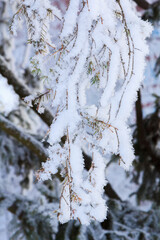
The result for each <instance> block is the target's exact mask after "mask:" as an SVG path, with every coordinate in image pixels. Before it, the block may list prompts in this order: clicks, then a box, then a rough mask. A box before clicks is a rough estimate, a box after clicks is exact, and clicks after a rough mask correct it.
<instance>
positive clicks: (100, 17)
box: [12, 0, 152, 224]
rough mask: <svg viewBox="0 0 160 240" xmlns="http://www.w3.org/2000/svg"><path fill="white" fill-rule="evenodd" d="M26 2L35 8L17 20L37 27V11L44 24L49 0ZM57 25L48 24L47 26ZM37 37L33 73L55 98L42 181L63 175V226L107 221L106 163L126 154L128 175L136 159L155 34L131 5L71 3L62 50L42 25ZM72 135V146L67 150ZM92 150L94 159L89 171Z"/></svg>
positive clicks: (120, 0) (116, 0) (121, 0)
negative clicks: (134, 117) (135, 117)
mask: <svg viewBox="0 0 160 240" xmlns="http://www.w3.org/2000/svg"><path fill="white" fill-rule="evenodd" d="M24 2H25V3H26V2H27V4H28V5H25V11H24V7H23V11H22V10H21V8H20V9H19V11H18V13H17V14H19V13H21V14H22V15H24V17H25V19H26V21H27V23H30V22H31V26H32V25H33V24H34V21H33V19H32V14H33V9H34V11H36V14H35V15H34V17H33V18H34V19H35V18H36V17H37V19H39V17H38V16H41V18H42V20H43V14H44V21H45V20H46V16H47V15H46V11H47V7H46V6H44V5H43V3H42V2H41V1H40V5H37V4H38V1H37V0H35V1H34V2H32V1H31V2H30V1H28V0H25V1H22V5H23V3H24ZM47 2H48V1H47ZM26 6H27V7H26ZM37 6H40V8H38V7H37ZM42 13H43V14H42ZM28 16H30V17H29V18H28ZM37 19H36V21H37ZM36 21H35V22H36ZM49 21H50V20H49V18H47V24H48V25H47V26H49ZM42 22H43V21H42ZM12 29H14V19H13V24H12ZM32 30H33V29H32V28H31V29H30V25H28V31H29V32H30V31H31V35H32V37H33V38H34V37H35V36H36V39H33V41H30V43H32V44H33V46H34V47H35V56H34V57H33V58H32V60H31V63H32V66H33V71H34V73H35V74H36V73H37V74H38V75H39V76H40V78H41V79H43V80H44V81H45V86H46V87H47V89H49V91H50V93H51V94H52V97H51V98H50V100H49V103H50V106H51V108H52V110H53V113H54V120H53V122H52V124H51V127H50V132H49V138H48V142H49V144H50V147H49V149H48V152H49V160H48V161H47V162H46V163H44V164H43V171H42V173H41V174H40V178H41V179H42V180H46V179H51V175H52V174H56V173H57V172H58V169H61V170H62V176H63V177H64V182H63V186H62V191H61V197H60V204H59V209H58V210H57V216H58V218H59V220H60V221H61V222H62V223H64V222H67V221H69V220H71V219H78V220H79V221H80V222H81V223H83V224H89V223H90V221H91V220H95V219H96V220H98V221H103V220H104V219H105V217H106V211H107V207H106V204H105V200H104V199H103V191H104V190H103V188H104V186H105V184H106V179H105V166H106V163H107V158H106V156H108V155H109V154H116V155H119V164H120V165H122V166H123V167H124V168H125V169H129V167H130V166H131V164H132V161H133V160H134V152H133V147H132V138H131V130H130V129H129V126H128V119H129V117H130V115H131V112H132V109H133V105H134V103H135V100H136V97H137V91H138V90H139V88H140V86H141V83H142V80H143V72H144V67H145V56H146V54H147V53H148V47H147V45H146V41H145V39H146V37H148V36H149V35H150V33H151V31H152V27H151V26H150V25H149V24H148V23H146V22H144V21H142V20H141V19H139V18H138V17H137V16H136V14H135V12H134V10H133V8H132V5H131V1H129V0H109V1H104V0H99V1H96V0H86V1H85V0H77V1H75V0H70V2H69V6H68V9H67V12H66V14H65V16H64V21H63V28H62V32H61V35H60V43H59V45H58V47H56V46H54V45H53V44H51V43H49V44H47V45H46V43H47V41H46V39H43V40H42V42H41V40H39V39H41V37H40V36H41V34H40V33H41V30H42V27H41V26H40V25H39V24H36V25H35V29H34V31H33V32H32ZM36 32H37V34H36ZM49 37H51V36H50V34H49V31H48V32H47V38H48V39H49ZM37 39H38V40H37ZM50 39H51V38H50ZM35 43H36V44H35ZM37 43H38V44H37ZM40 43H42V45H41V44H40ZM46 46H47V51H46ZM64 135H65V136H66V141H65V142H64V144H60V142H61V138H62V137H63V136H64ZM84 148H87V149H88V153H89V154H90V155H91V156H92V165H91V168H90V169H89V171H88V172H86V170H85V169H84V158H83V154H82V151H83V149H84Z"/></svg>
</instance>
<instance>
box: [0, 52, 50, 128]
mask: <svg viewBox="0 0 160 240" xmlns="http://www.w3.org/2000/svg"><path fill="white" fill-rule="evenodd" d="M0 74H1V75H2V76H3V77H5V78H7V80H8V84H10V85H12V86H13V88H14V90H15V92H16V93H17V94H18V95H19V97H20V98H21V99H23V98H25V97H27V96H29V95H31V92H30V89H29V88H28V87H27V86H26V85H25V84H24V80H19V79H18V78H17V77H16V76H15V74H14V73H13V72H12V70H10V69H9V68H8V64H7V62H6V61H5V59H4V58H3V57H2V56H0ZM33 110H34V111H35V113H36V114H38V115H39V117H40V118H41V119H42V120H43V121H44V122H45V123H46V124H47V125H48V126H50V125H51V124H52V121H53V116H52V114H51V112H50V111H49V110H48V109H45V111H44V113H42V114H40V113H38V112H37V106H36V105H33Z"/></svg>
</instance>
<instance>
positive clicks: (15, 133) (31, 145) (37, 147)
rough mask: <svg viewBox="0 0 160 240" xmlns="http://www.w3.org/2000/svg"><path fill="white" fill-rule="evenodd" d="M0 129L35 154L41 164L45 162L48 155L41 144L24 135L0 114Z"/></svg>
mask: <svg viewBox="0 0 160 240" xmlns="http://www.w3.org/2000/svg"><path fill="white" fill-rule="evenodd" d="M0 129H2V130H3V131H5V132H6V133H7V134H8V135H10V136H12V137H14V138H15V139H17V140H18V141H19V142H21V143H22V144H23V145H24V146H26V147H27V148H28V149H29V150H30V151H31V152H33V153H35V154H36V155H37V156H38V157H39V159H40V161H41V162H44V161H46V159H47V157H48V153H47V151H46V149H45V148H44V147H43V145H42V143H40V142H39V141H37V140H36V139H35V138H34V137H32V136H30V135H29V134H27V133H24V131H23V130H21V129H20V128H18V127H16V126H15V125H14V124H13V123H11V122H10V121H9V120H8V119H6V118H5V117H3V116H2V115H1V114H0Z"/></svg>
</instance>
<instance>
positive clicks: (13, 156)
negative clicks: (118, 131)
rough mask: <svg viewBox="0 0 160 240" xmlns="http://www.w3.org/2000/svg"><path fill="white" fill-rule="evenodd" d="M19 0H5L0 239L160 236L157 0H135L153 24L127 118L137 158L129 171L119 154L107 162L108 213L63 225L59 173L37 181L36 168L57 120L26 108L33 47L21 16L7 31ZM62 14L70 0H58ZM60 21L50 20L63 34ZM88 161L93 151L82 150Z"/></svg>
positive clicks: (0, 68)
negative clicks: (14, 30)
mask: <svg viewBox="0 0 160 240" xmlns="http://www.w3.org/2000/svg"><path fill="white" fill-rule="evenodd" d="M15 2H16V1H9V0H0V240H10V239H11V240H21V239H22V240H23V239H24V240H25V239H27V240H52V239H56V240H105V239H107V240H160V1H157V0H154V1H153V0H150V1H149V0H148V1H145V0H133V4H134V5H135V10H136V11H137V13H138V15H139V16H140V17H141V18H143V19H144V20H148V21H150V22H151V23H152V25H153V27H154V30H153V33H152V36H151V37H150V38H149V39H148V40H147V41H148V44H149V48H150V54H149V55H148V56H147V58H146V63H147V64H146V71H145V80H144V83H143V86H142V87H141V90H140V91H139V92H138V99H137V102H136V104H135V109H134V111H133V114H132V119H130V125H131V127H132V132H133V144H134V148H135V155H136V158H135V161H134V162H133V167H132V168H131V170H130V172H127V173H126V172H125V171H124V170H123V169H122V168H121V167H120V166H119V163H118V158H117V157H116V156H111V157H110V161H108V165H107V166H106V178H107V180H108V185H107V186H106V187H105V199H106V202H107V205H108V208H109V210H108V215H107V219H106V220H105V221H104V222H103V223H98V222H93V223H92V224H91V225H90V226H88V227H87V226H81V225H80V223H79V222H76V221H70V222H69V223H67V224H64V225H61V224H59V223H58V221H57V217H56V214H55V213H54V211H55V210H56V209H57V208H58V204H59V197H60V196H59V194H60V193H59V187H60V184H61V179H60V178H57V177H56V176H53V180H52V181H45V182H43V183H42V182H38V181H37V179H36V174H35V172H36V171H37V170H38V169H40V168H41V163H42V162H43V161H45V159H46V158H47V153H46V147H47V142H45V141H44V142H43V143H42V142H41V140H42V139H43V138H44V136H45V135H46V133H47V130H48V128H49V126H50V124H51V122H52V119H53V117H52V115H51V113H50V111H49V110H45V113H44V114H41V115H40V114H39V113H38V112H37V111H36V108H37V106H34V107H33V108H29V107H27V106H26V104H25V103H24V101H23V98H24V97H26V96H28V95H30V94H31V93H37V92H39V93H40V92H43V91H44V89H43V86H42V83H41V81H40V79H39V78H38V77H37V76H36V77H35V76H34V75H33V73H32V72H31V69H30V65H29V60H30V57H31V56H32V54H33V49H32V47H31V46H30V45H29V44H26V42H27V31H26V28H25V26H24V23H22V25H20V26H19V31H18V34H17V37H13V36H11V35H10V33H9V26H10V23H11V18H12V16H13V14H14V13H15V12H16V9H17V5H16V3H15ZM52 2H53V4H54V5H56V6H57V7H58V8H59V9H61V11H62V13H63V14H64V13H65V11H66V8H67V4H68V0H53V1H52ZM60 29H61V23H60V22H59V21H58V20H56V21H55V23H54V24H53V26H52V31H54V39H52V40H53V42H55V43H56V42H58V35H59V33H60ZM84 160H85V168H86V170H89V168H90V165H91V158H90V156H88V155H87V152H84Z"/></svg>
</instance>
